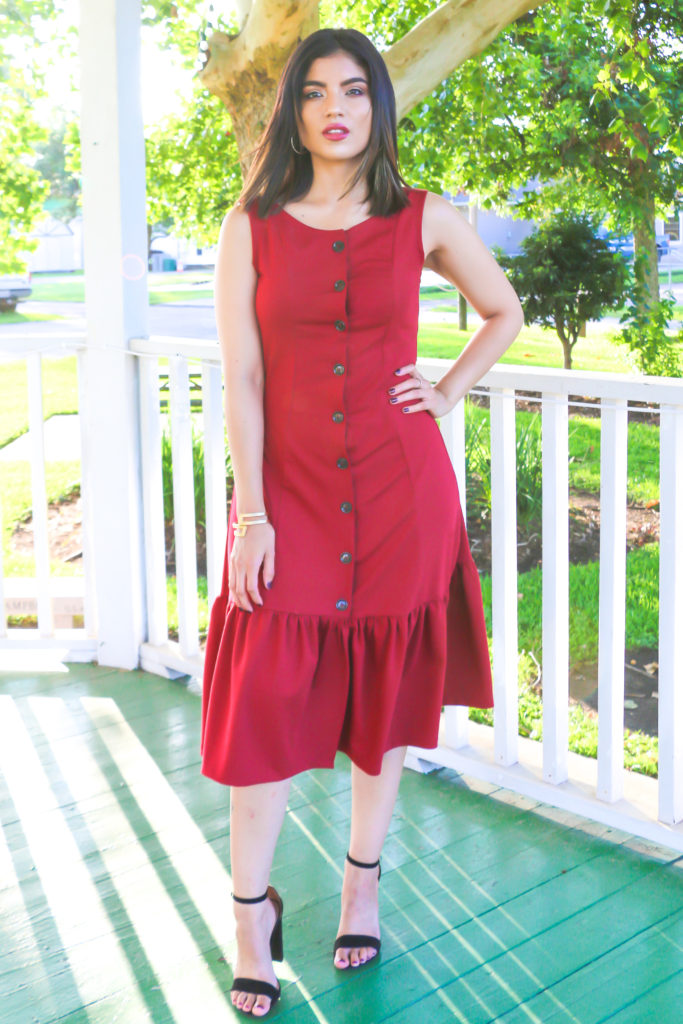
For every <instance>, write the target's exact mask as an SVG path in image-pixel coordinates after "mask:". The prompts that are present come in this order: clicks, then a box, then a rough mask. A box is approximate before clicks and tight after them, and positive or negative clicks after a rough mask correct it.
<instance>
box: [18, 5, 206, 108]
mask: <svg viewBox="0 0 683 1024" xmlns="http://www.w3.org/2000/svg"><path fill="white" fill-rule="evenodd" d="M60 8H61V10H60V13H59V14H58V16H57V18H58V21H57V24H58V32H57V33H56V34H57V36H58V39H57V40H49V39H47V38H45V39H44V40H40V51H39V59H40V66H41V70H42V71H43V73H44V75H45V91H46V93H47V96H46V97H45V98H43V99H42V100H40V101H39V102H38V103H37V104H36V113H37V115H38V118H39V119H40V120H41V121H43V122H44V123H48V124H50V123H53V122H54V113H55V109H57V110H63V111H64V114H65V118H66V120H70V119H71V116H73V115H78V112H79V108H80V98H79V94H78V84H79V64H78V57H77V56H76V55H74V54H75V51H77V39H76V37H75V36H74V34H73V30H74V28H75V27H76V26H77V25H78V8H79V0H61V4H60ZM159 37H160V33H159V32H155V31H154V29H152V28H145V29H144V30H143V33H142V59H141V79H142V80H141V92H142V114H143V120H144V123H145V126H147V127H149V126H152V125H154V124H157V123H158V122H159V121H160V120H163V119H164V118H165V117H166V116H168V115H169V114H172V113H174V112H175V111H176V110H178V108H179V107H180V105H181V104H182V100H183V97H184V96H187V95H188V94H189V93H190V91H191V89H192V78H193V72H192V71H190V70H188V69H187V68H184V67H183V66H182V65H181V64H180V63H179V62H178V61H177V60H176V61H174V59H173V54H172V53H171V52H170V51H168V50H162V49H161V47H160V46H159V44H158V42H157V39H158V38H159ZM60 40H71V42H70V43H68V42H65V43H60ZM17 45H18V49H16V50H15V52H16V53H17V56H18V57H19V58H20V57H21V47H22V46H26V43H20V44H17ZM26 55H27V56H28V55H29V54H28V51H26Z"/></svg>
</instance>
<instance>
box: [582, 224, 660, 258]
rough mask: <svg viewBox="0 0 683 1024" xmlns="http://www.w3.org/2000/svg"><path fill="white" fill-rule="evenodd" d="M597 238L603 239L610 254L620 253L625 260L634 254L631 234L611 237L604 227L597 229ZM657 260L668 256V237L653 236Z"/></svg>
mask: <svg viewBox="0 0 683 1024" xmlns="http://www.w3.org/2000/svg"><path fill="white" fill-rule="evenodd" d="M598 237H599V238H604V239H605V241H606V242H607V245H608V246H609V248H610V250H611V251H612V252H620V253H622V254H623V255H624V256H625V257H626V259H629V260H630V259H633V256H634V253H635V247H634V241H633V232H631V233H630V234H628V235H612V234H611V233H610V232H609V231H608V230H607V229H606V228H605V227H600V228H598ZM655 242H656V245H657V259H661V258H662V256H667V255H668V254H669V236H668V235H663V234H662V235H655Z"/></svg>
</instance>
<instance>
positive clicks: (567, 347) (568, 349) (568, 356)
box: [560, 338, 572, 370]
mask: <svg viewBox="0 0 683 1024" xmlns="http://www.w3.org/2000/svg"><path fill="white" fill-rule="evenodd" d="M560 340H561V342H562V352H563V353H564V368H565V370H571V368H572V344H571V342H570V341H565V339H564V338H561V339H560Z"/></svg>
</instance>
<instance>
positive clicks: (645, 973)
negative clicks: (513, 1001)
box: [501, 912, 683, 1024]
mask: <svg viewBox="0 0 683 1024" xmlns="http://www.w3.org/2000/svg"><path fill="white" fill-rule="evenodd" d="M682 939H683V913H682V912H678V913H677V914H675V915H673V917H672V918H670V919H668V920H667V921H666V922H664V923H663V924H657V925H654V926H653V927H651V928H648V929H646V930H645V931H643V932H640V933H639V934H638V935H636V936H634V937H633V939H632V940H630V941H629V942H627V943H624V944H623V945H621V946H618V947H617V948H616V949H614V950H611V951H610V952H609V953H607V954H605V955H604V956H601V957H600V958H598V959H596V960H594V961H592V962H591V963H590V964H588V965H587V966H586V967H585V968H583V969H582V970H581V971H579V972H577V973H576V974H574V975H571V976H570V977H568V978H565V979H563V980H562V981H561V982H559V983H558V984H557V985H554V986H552V987H551V988H549V989H546V990H545V991H543V992H541V993H539V995H538V996H537V997H535V998H534V999H531V1000H530V1001H529V1002H528V1003H527V1004H526V1005H525V1006H524V1007H522V1008H515V1009H514V1010H513V1011H511V1012H510V1013H509V1014H506V1015H505V1016H504V1017H503V1018H502V1022H501V1024H523V1022H524V1024H526V1022H528V1020H529V1013H530V1012H531V1013H533V1014H535V1015H536V1016H537V1017H539V1018H540V1019H541V1020H542V1021H543V1022H544V1024H563V1022H565V1021H569V1020H579V1021H580V1022H581V1024H600V1022H601V1021H604V1020H608V1019H610V1018H611V1016H613V1015H614V1014H615V1013H618V1012H619V1011H620V1010H622V1009H623V1008H624V1007H626V1006H627V1005H628V1004H629V1003H631V1002H632V1001H633V999H634V998H637V997H638V996H639V995H641V994H645V993H646V992H648V991H649V989H650V988H653V987H655V986H657V985H659V984H661V983H662V982H664V981H668V980H669V979H670V978H672V977H674V976H675V975H676V974H679V973H680V972H681V952H682V950H683V943H682V941H681V940H682ZM643 1019H646V1018H643ZM679 1019H680V1015H679V1014H678V1012H677V1011H676V1015H675V1017H674V1018H673V1020H679ZM662 1020H663V1022H664V1024H669V1022H668V1020H667V1018H666V1016H664V1017H663V1018H662ZM673 1020H672V1024H673Z"/></svg>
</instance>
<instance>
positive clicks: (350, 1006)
mask: <svg viewBox="0 0 683 1024" xmlns="http://www.w3.org/2000/svg"><path fill="white" fill-rule="evenodd" d="M199 718H200V703H199V699H198V697H197V696H196V695H194V694H192V693H190V692H189V691H188V690H187V689H186V688H185V687H184V686H183V685H182V684H181V683H178V682H175V683H174V682H168V681H166V680H162V679H159V678H157V677H154V676H150V675H146V674H145V673H142V672H120V671H116V670H112V669H105V668H100V667H98V666H93V665H72V666H69V667H68V670H67V669H65V670H64V671H63V672H61V673H51V674H50V673H45V674H35V675H31V674H28V673H24V674H21V673H5V674H4V675H3V676H0V769H1V771H2V776H1V778H0V803H1V807H2V839H1V841H0V957H1V958H0V1021H2V1022H3V1024H29V1022H40V1024H48V1022H52V1021H65V1022H66V1021H68V1022H69V1024H86V1022H90V1024H113V1022H116V1024H143V1022H145V1021H154V1022H157V1024H161V1022H166V1021H169V1022H171V1021H175V1022H177V1024H196V1022H201V1024H203V1022H210V1024H219V1022H221V1021H223V1020H233V1019H244V1018H243V1017H240V1016H239V1015H237V1014H236V1013H235V1012H234V1011H233V1010H232V1008H231V1007H230V1003H229V998H228V991H229V988H230V984H231V980H232V979H231V973H230V967H229V960H230V956H231V952H232V937H231V936H232V932H231V917H230V898H229V894H230V889H231V886H230V879H229V876H228V874H227V870H226V853H227V827H228V814H227V807H228V801H227V791H226V790H225V789H223V788H222V787H221V786H218V785H216V784H215V783H212V782H210V781H208V780H207V779H205V778H203V777H202V776H201V775H200V772H199V756H198V744H199ZM349 802H350V789H349V766H348V762H347V761H346V759H344V758H341V757H340V758H339V764H338V768H337V769H336V770H335V771H314V772H310V773H308V774H306V775H302V776H299V777H298V778H297V779H296V780H295V782H294V785H293V788H292V795H291V800H290V807H289V811H288V814H287V819H286V822H285V826H284V830H283V833H282V836H281V840H280V843H279V846H278V849H277V854H276V860H275V865H274V871H273V877H272V881H273V884H274V885H276V886H277V888H278V889H279V890H280V892H281V894H282V895H283V897H284V902H285V954H286V958H287V959H286V961H285V963H284V964H283V965H282V967H281V968H280V969H279V976H280V980H281V982H282V988H283V995H282V999H281V1000H280V1003H279V1004H278V1006H277V1009H276V1012H273V1013H272V1014H271V1015H270V1017H269V1018H267V1019H269V1020H275V1019H278V1020H280V1019H282V1020H286V1021H287V1022H288V1024H294V1022H297V1024H299V1022H302V1024H303V1022H309V1021H310V1022H315V1021H317V1022H320V1024H325V1022H329V1024H344V1022H347V1021H348V1022H353V1024H375V1022H379V1021H391V1022H392V1024H399V1022H406V1024H407V1022H411V1024H412V1022H420V1024H422V1022H428V1024H432V1022H439V1021H461V1022H466V1024H480V1022H481V1024H483V1022H485V1021H501V1022H505V1024H534V1022H543V1024H550V1022H552V1024H561V1022H565V1021H567V1022H569V1021H571V1022H574V1024H576V1022H579V1024H599V1022H601V1021H607V1020H609V1021H613V1022H615V1024H630V1022H633V1024H636V1022H637V1024H645V1022H651V1021H656V1022H658V1024H668V1022H672V1024H673V1022H679V1021H681V1020H682V1019H683V972H682V967H683V871H681V867H682V866H683V859H677V855H676V854H674V853H673V852H671V851H666V850H662V849H657V848H654V847H649V846H646V845H645V844H642V843H639V842H638V841H636V840H633V839H632V837H630V836H628V835H626V834H624V833H617V832H615V831H614V830H609V829H606V828H604V827H603V826H599V825H594V824H590V823H587V822H585V821H584V820H583V819H579V818H576V817H574V816H571V815H568V814H566V813H564V812H560V811H556V810H553V809H552V808H550V807H548V806H546V805H543V804H537V803H534V802H532V801H530V800H526V799H524V798H522V797H518V796H515V795H514V794H511V793H509V792H508V791H505V790H502V789H495V788H494V787H491V786H487V785H482V784H479V783H476V782H475V781H473V780H470V779H468V778H466V777H463V776H458V775H456V774H455V773H453V772H450V771H446V770H441V771H439V772H436V773H433V774H431V775H427V776H421V775H418V774H415V773H413V772H410V771H406V772H405V776H404V779H403V781H402V785H401V792H400V795H399V802H398V805H397V810H396V814H395V817H394V821H393V824H392V827H391V832H390V835H389V837H388V839H387V843H386V846H385V851H384V854H383V860H382V863H383V874H382V882H381V886H380V888H381V901H382V902H381V910H382V923H383V935H382V939H383V947H382V956H381V960H379V961H377V962H376V963H373V964H372V965H371V966H368V967H365V968H362V969H361V970H360V971H358V972H354V973H352V972H347V973H338V972H336V971H335V970H334V968H333V967H332V966H331V958H330V949H331V944H332V940H333V938H334V934H335V930H336V925H337V913H338V893H339V886H340V878H341V867H342V862H343V857H344V852H345V850H346V841H347V834H348V825H349Z"/></svg>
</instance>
